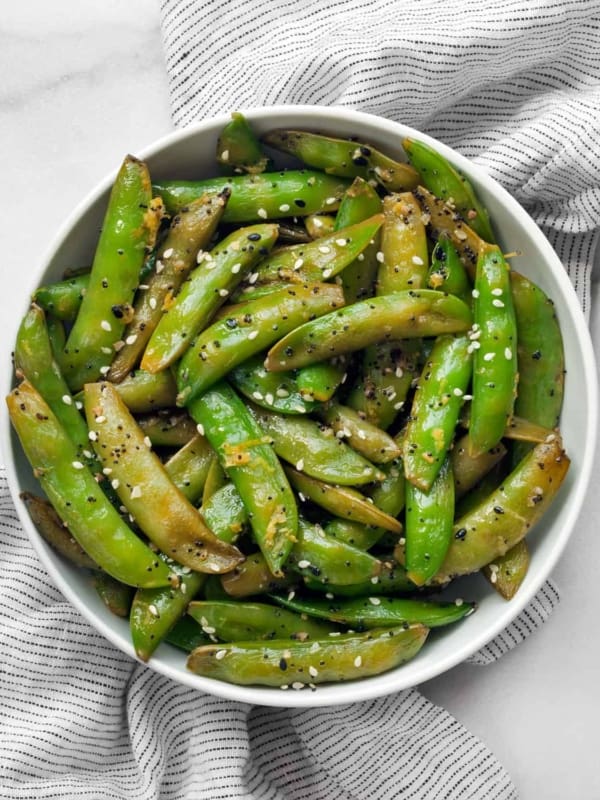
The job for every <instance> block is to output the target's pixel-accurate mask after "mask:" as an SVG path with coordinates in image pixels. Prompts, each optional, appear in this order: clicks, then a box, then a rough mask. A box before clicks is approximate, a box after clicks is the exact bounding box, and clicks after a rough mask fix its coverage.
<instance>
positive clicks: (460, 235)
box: [454, 228, 467, 242]
mask: <svg viewBox="0 0 600 800" xmlns="http://www.w3.org/2000/svg"><path fill="white" fill-rule="evenodd" d="M454 235H455V236H456V238H457V239H459V240H460V241H461V242H463V241H464V240H465V239H466V238H467V234H466V233H465V232H464V231H463V230H461V229H460V228H456V229H455V230H454Z"/></svg>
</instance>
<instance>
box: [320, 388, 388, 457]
mask: <svg viewBox="0 0 600 800" xmlns="http://www.w3.org/2000/svg"><path fill="white" fill-rule="evenodd" d="M319 415H320V416H321V417H322V419H323V420H324V421H325V422H326V423H327V424H328V425H330V426H331V428H332V429H333V430H334V432H335V434H336V436H339V437H340V438H343V439H344V441H346V442H347V443H348V444H349V445H350V446H351V447H352V448H353V449H354V450H356V452H358V453H361V454H362V455H363V456H364V457H365V458H368V459H369V460H370V461H372V462H374V463H376V464H386V463H388V462H389V461H392V460H393V459H394V458H397V457H398V456H399V455H400V454H401V450H400V447H399V446H398V444H397V443H396V442H395V441H394V439H393V438H392V437H391V436H390V435H389V434H388V433H386V432H385V431H383V430H381V428H378V427H377V426H376V425H373V424H372V423H370V422H369V421H368V420H365V419H363V418H362V417H361V416H360V414H359V413H358V412H357V411H355V410H354V409H353V408H349V407H348V406H344V405H342V404H340V403H336V402H334V401H332V402H331V403H328V404H327V405H326V406H325V407H324V408H323V409H322V411H320V414H319Z"/></svg>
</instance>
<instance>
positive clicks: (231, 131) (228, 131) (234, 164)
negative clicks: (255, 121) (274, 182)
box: [216, 111, 269, 175]
mask: <svg viewBox="0 0 600 800" xmlns="http://www.w3.org/2000/svg"><path fill="white" fill-rule="evenodd" d="M216 155H217V161H218V162H219V164H221V166H222V167H224V168H226V169H227V170H233V171H234V172H247V173H249V174H250V175H255V174H257V173H260V172H264V171H265V170H266V169H267V167H268V165H269V159H268V158H267V156H266V155H265V154H264V153H263V151H262V148H261V146H260V142H259V141H258V139H257V137H256V134H255V133H254V131H253V130H252V127H251V125H250V123H249V122H248V120H247V119H246V117H245V116H244V115H243V114H240V112H239V111H234V112H233V113H232V115H231V120H230V121H229V122H228V123H227V125H225V127H224V128H223V130H222V131H221V133H220V134H219V138H218V140H217V154H216Z"/></svg>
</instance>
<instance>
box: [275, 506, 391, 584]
mask: <svg viewBox="0 0 600 800" xmlns="http://www.w3.org/2000/svg"><path fill="white" fill-rule="evenodd" d="M289 566H290V568H291V569H292V570H294V572H297V573H298V574H299V575H302V576H307V577H310V578H316V579H317V580H319V581H320V582H321V583H326V584H329V583H333V584H337V585H341V586H347V585H349V584H354V583H361V582H363V581H367V580H370V579H371V578H374V577H376V576H377V575H378V574H379V573H380V572H381V568H382V563H381V561H380V560H379V559H378V558H375V556H372V555H371V554H370V553H366V552H365V551H364V550H360V549H359V548H358V547H353V546H352V545H349V544H345V543H344V542H341V541H340V540H339V539H333V538H330V537H329V536H327V534H326V533H325V532H324V531H323V529H322V528H321V527H320V526H318V525H311V524H310V523H308V522H306V520H304V519H302V518H300V523H299V529H298V541H297V542H296V543H295V544H294V546H293V548H292V552H291V553H290V557H289Z"/></svg>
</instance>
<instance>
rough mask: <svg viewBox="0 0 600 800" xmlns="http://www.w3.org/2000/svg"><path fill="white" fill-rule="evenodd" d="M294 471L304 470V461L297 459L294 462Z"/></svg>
mask: <svg viewBox="0 0 600 800" xmlns="http://www.w3.org/2000/svg"><path fill="white" fill-rule="evenodd" d="M296 469H297V470H298V472H302V470H303V469H304V459H303V458H301V459H299V460H298V461H297V462H296Z"/></svg>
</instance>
